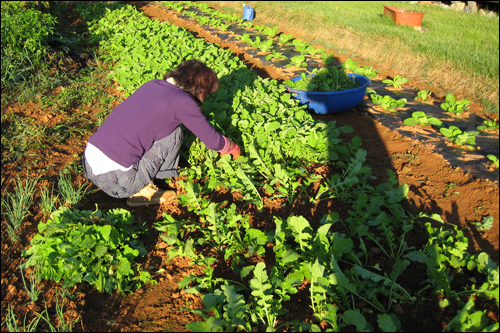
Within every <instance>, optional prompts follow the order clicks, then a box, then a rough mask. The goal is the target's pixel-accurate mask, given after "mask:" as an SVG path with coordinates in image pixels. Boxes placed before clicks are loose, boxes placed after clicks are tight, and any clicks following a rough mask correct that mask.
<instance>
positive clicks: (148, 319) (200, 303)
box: [2, 7, 498, 331]
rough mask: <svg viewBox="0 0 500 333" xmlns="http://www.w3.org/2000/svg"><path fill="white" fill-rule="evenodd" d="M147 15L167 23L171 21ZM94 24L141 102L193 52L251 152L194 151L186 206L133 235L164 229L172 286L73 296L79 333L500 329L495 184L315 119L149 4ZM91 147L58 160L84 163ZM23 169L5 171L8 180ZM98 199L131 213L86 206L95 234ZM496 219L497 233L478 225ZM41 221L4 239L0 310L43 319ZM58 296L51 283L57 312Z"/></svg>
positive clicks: (147, 241)
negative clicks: (36, 250) (30, 256)
mask: <svg viewBox="0 0 500 333" xmlns="http://www.w3.org/2000/svg"><path fill="white" fill-rule="evenodd" d="M142 10H144V11H146V12H148V14H149V15H152V16H155V15H156V16H157V17H158V16H162V18H166V17H168V15H167V14H166V13H165V12H162V11H161V9H159V8H156V9H154V8H153V9H151V8H150V9H148V8H142ZM171 19H172V17H171ZM96 27H97V29H96V30H95V31H94V30H92V31H94V33H96V36H101V37H102V38H103V40H102V41H101V50H102V51H101V53H103V55H101V57H102V58H103V59H105V60H106V62H107V63H109V64H110V65H111V66H114V67H113V71H112V72H111V74H110V75H111V77H112V78H113V79H114V80H115V81H117V83H118V85H117V87H120V88H121V89H123V90H124V92H125V95H127V94H130V93H131V92H133V91H134V90H135V89H136V88H137V87H138V86H139V85H140V84H141V82H144V81H147V80H148V79H150V78H156V77H158V76H159V75H160V74H163V72H164V71H165V70H166V69H168V68H171V67H173V66H174V65H175V63H178V62H180V61H181V60H182V59H183V58H185V57H188V56H194V57H197V58H199V59H201V60H203V61H205V62H207V64H209V66H211V67H214V69H216V71H217V72H218V73H219V77H220V80H221V83H222V84H221V88H220V89H219V91H218V92H217V93H216V94H214V96H211V97H210V98H207V100H206V102H205V104H204V106H203V111H204V112H205V113H206V115H207V118H208V119H209V120H210V121H212V122H213V123H214V125H215V126H218V128H219V130H221V131H222V132H223V133H224V134H226V135H228V136H230V137H231V138H233V139H235V140H237V142H238V143H239V144H240V145H241V146H242V147H244V154H243V155H244V157H242V158H240V159H238V160H236V161H231V160H230V159H228V158H224V157H222V158H221V157H219V156H218V155H217V154H215V153H212V152H211V151H208V150H207V149H206V148H205V147H204V146H203V145H202V144H200V143H199V142H198V141H197V140H194V138H193V137H191V138H188V140H187V142H186V143H187V144H188V148H190V149H189V154H188V155H186V156H185V159H186V161H185V162H184V163H183V165H182V176H181V177H179V178H178V179H174V180H173V182H172V183H171V185H172V186H175V187H176V188H177V189H178V192H179V193H181V195H180V196H179V200H178V202H176V203H171V204H167V205H162V206H160V207H159V208H158V207H156V206H151V207H141V208H138V209H134V210H131V213H132V216H133V217H134V221H135V222H134V223H135V225H136V226H137V227H140V226H144V227H147V228H148V231H147V232H148V234H147V235H142V236H140V239H141V241H142V242H143V243H144V248H145V249H146V250H147V251H148V253H147V254H146V256H145V257H144V258H143V259H140V260H139V263H140V268H141V269H143V270H145V271H148V272H149V273H150V274H151V277H152V279H153V280H154V281H156V282H157V283H156V284H146V285H145V286H144V287H143V288H142V289H139V290H138V291H136V292H135V294H132V295H130V294H127V295H122V294H120V293H118V292H116V291H114V290H109V291H110V294H107V293H106V292H99V291H97V290H96V289H94V288H91V287H89V285H88V284H87V283H85V282H83V283H78V284H77V285H76V286H75V287H73V286H70V287H71V288H72V289H71V291H73V292H74V294H73V296H72V297H68V304H67V305H66V314H65V316H66V318H69V319H75V318H80V320H81V330H83V331H107V330H131V331H134V330H184V329H185V328H184V325H186V324H189V326H188V327H189V328H191V329H193V330H194V329H196V328H198V329H200V330H203V331H205V330H208V329H216V328H217V327H221V328H224V330H230V329H236V328H240V329H244V330H261V331H263V330H266V329H277V330H284V331H290V330H300V329H302V330H317V329H321V330H329V329H341V330H380V329H381V330H384V331H385V330H387V331H391V330H403V331H405V330H406V331H409V330H412V329H413V328H414V327H416V326H417V325H418V327H420V328H421V330H424V331H435V330H442V329H444V328H447V329H448V330H461V329H465V328H470V329H475V328H479V327H487V328H488V329H494V328H495V327H498V266H497V265H496V264H495V261H498V253H497V252H498V200H497V199H498V188H497V187H496V186H495V185H494V184H492V183H491V182H488V181H486V180H482V179H474V178H472V177H471V176H470V175H467V174H464V173H463V172H461V171H460V170H454V169H452V168H450V167H449V166H448V165H447V163H446V162H445V161H444V160H442V159H439V158H438V157H436V156H435V155H433V154H430V153H428V152H427V151H426V150H425V149H421V148H420V147H418V146H416V145H415V144H414V143H413V142H411V141H410V140H406V139H405V138H403V137H401V136H400V135H398V134H397V133H394V132H391V131H390V130H388V129H387V128H385V127H384V126H383V125H381V124H377V123H374V122H373V121H372V120H371V119H370V118H369V117H367V116H363V115H362V114H360V113H358V112H356V111H353V112H350V113H349V114H345V115H341V116H336V117H333V116H318V117H315V118H313V117H311V116H310V115H309V114H308V113H307V112H305V111H304V110H303V108H301V107H298V106H297V102H295V101H293V99H291V98H290V95H289V94H286V93H285V89H284V87H283V86H282V85H280V84H278V83H277V82H276V81H275V80H271V79H269V78H266V79H262V78H260V77H259V76H257V75H256V74H255V73H254V72H252V71H250V70H249V69H248V68H247V66H246V65H245V64H244V63H243V62H241V61H240V60H239V59H238V58H235V57H234V55H233V53H232V52H231V51H228V50H221V49H219V48H217V47H215V46H213V45H210V44H206V43H205V42H204V41H203V40H200V39H195V38H193V37H192V36H191V34H190V33H188V32H186V31H185V30H184V29H179V28H175V27H171V26H170V25H168V24H166V23H160V21H156V20H154V21H153V20H149V19H147V18H145V17H144V16H143V14H141V13H138V12H136V10H135V9H132V8H129V7H126V8H125V9H121V10H115V11H113V12H110V13H109V14H108V15H107V16H106V18H103V19H102V21H100V22H99V24H98V25H97V26H96ZM136 34H137V35H136ZM134 36H135V37H134ZM139 36H142V37H140V38H139ZM144 36H145V37H144ZM155 38H158V39H157V42H154V39H155ZM146 41H147V43H143V42H146ZM175 44H178V46H175ZM132 47H133V49H134V52H130V50H131V49H132ZM162 48H163V49H162ZM155 54H156V56H155ZM160 54H161V55H163V57H159V55H160ZM166 54H169V56H166ZM151 55H153V57H151ZM157 59H161V61H163V62H164V63H161V62H160V63H157V62H156V60H157ZM20 111H22V112H23V114H25V115H26V116H30V117H32V118H34V119H35V120H36V121H43V119H44V116H46V113H44V109H43V108H42V110H41V111H40V110H39V109H35V108H34V107H33V106H29V105H28V106H27V107H24V108H21V107H17V106H15V107H14V109H9V110H7V112H20ZM93 114H94V113H93ZM331 120H335V122H330V121H331ZM49 121H50V119H49ZM51 125H52V126H54V123H51ZM349 126H350V127H354V130H352V128H349ZM87 137H88V134H86V136H83V137H80V140H81V141H84V139H86V138H87ZM75 146H78V145H75ZM79 146H80V147H78V148H76V149H75V150H69V151H68V152H63V153H62V155H64V156H65V157H63V158H62V159H63V161H61V160H59V163H61V164H64V163H65V162H67V161H68V160H69V161H71V160H74V157H73V156H72V154H81V152H82V151H83V147H81V145H79ZM63 147H64V145H61V146H60V149H61V148H63ZM39 151H43V150H39ZM186 151H187V150H186ZM44 153H46V151H44ZM55 153H57V152H51V156H52V159H53V160H56V161H57V155H55ZM59 154H61V153H59ZM48 160H50V158H48ZM43 163H46V162H43V161H42V164H43ZM22 165H23V164H22V163H8V164H3V165H2V181H3V180H4V179H8V177H13V175H14V173H15V172H16V168H19V167H21V166H22ZM34 168H35V167H34ZM386 169H389V170H388V171H386ZM4 171H5V172H4ZM80 177H81V176H80ZM455 192H457V193H458V192H459V193H458V194H455ZM472 196H473V197H474V199H473V200H471V197H472ZM492 199H493V200H492ZM95 204H97V205H98V208H99V209H101V210H105V211H107V210H108V209H114V208H125V203H124V202H122V201H120V200H116V199H111V198H109V197H107V196H106V195H105V194H103V193H101V192H96V193H93V194H88V195H87V196H86V198H85V202H83V203H82V205H81V206H79V207H78V208H79V211H80V210H81V211H85V210H88V213H85V214H84V215H85V216H87V217H85V218H89V219H91V220H93V221H97V220H99V217H98V216H99V213H98V212H96V213H94V214H95V215H96V216H97V217H90V216H93V215H91V214H90V212H91V211H95V210H96V206H95ZM478 212H479V213H478ZM421 213H422V214H421ZM433 214H434V215H433ZM486 216H492V217H493V220H494V222H493V223H491V222H488V223H479V222H480V221H481V219H482V218H483V217H486ZM72 218H74V217H72ZM42 219H44V220H45V218H44V217H43V214H42V213H41V212H40V213H39V214H37V215H36V216H34V217H33V218H32V219H30V223H31V224H32V227H31V228H29V231H28V230H26V231H25V233H23V234H24V235H25V238H23V241H22V243H12V244H11V243H10V242H9V241H6V239H7V236H6V234H5V233H3V237H4V241H3V244H2V299H3V300H2V304H11V303H16V304H17V305H18V306H17V307H16V311H17V313H18V315H19V316H22V313H29V315H30V318H31V317H32V316H34V314H33V312H29V311H27V310H26V309H28V310H34V311H39V312H40V311H42V309H43V302H42V301H41V300H40V301H38V302H33V303H28V304H29V306H28V307H26V308H23V307H22V305H23V302H26V298H27V297H26V294H25V293H24V290H22V288H23V287H22V284H20V282H21V281H20V280H19V278H18V277H19V275H20V273H19V269H18V268H17V266H18V265H19V264H20V263H21V262H24V261H25V258H24V257H23V258H21V257H20V254H21V250H24V249H28V248H29V245H28V240H32V239H34V237H33V236H34V235H35V234H36V233H38V232H43V231H44V227H42V226H43V225H44V224H41V223H39V221H41V220H42ZM70 219H71V218H70ZM441 219H444V221H445V222H447V223H446V224H444V225H443V224H441ZM476 222H478V223H476ZM4 223H6V222H5V221H4ZM105 224H106V223H105ZM490 224H491V225H490ZM27 228H28V227H27ZM36 229H38V231H37V230H36ZM105 233H106V232H105ZM35 238H36V237H35ZM38 238H39V237H38ZM10 245H12V249H10ZM136 246H137V245H136ZM467 251H469V252H467ZM469 253H474V254H469ZM9 257H10V258H9ZM12 258H14V260H12ZM126 268H127V267H123V266H121V267H120V270H122V271H125V270H126ZM9 275H13V276H16V277H17V279H13V278H12V277H10V276H9ZM144 280H145V281H147V280H148V278H147V277H146V278H144ZM59 286H60V284H58V283H54V282H51V280H44V282H42V287H43V288H44V290H47V292H46V295H45V296H46V299H49V308H53V307H55V300H56V293H55V291H54V290H53V289H54V288H59ZM101 289H102V288H101ZM478 289H480V290H478ZM18 292H19V293H18ZM201 295H204V296H201ZM471 295H472V296H471ZM200 296H201V297H200ZM202 298H203V300H202ZM5 309H6V307H5V306H2V321H3V320H5V318H6V317H5V316H6V315H5V312H6V310H5ZM465 314H469V315H468V316H466V317H467V319H466V320H460V319H459V318H462V317H460V315H462V316H463V315H465ZM495 323H496V324H495ZM491 325H493V326H491ZM495 325H496V326H495ZM75 329H76V330H80V324H78V325H77V326H75Z"/></svg>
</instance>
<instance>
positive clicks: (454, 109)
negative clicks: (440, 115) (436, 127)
mask: <svg viewBox="0 0 500 333" xmlns="http://www.w3.org/2000/svg"><path fill="white" fill-rule="evenodd" d="M470 104H471V103H470V101H468V100H466V99H462V100H460V101H457V99H456V97H455V95H453V94H448V95H446V98H445V102H444V103H441V109H443V110H445V111H448V112H451V113H453V114H456V115H460V114H461V113H462V112H464V111H465V110H467V109H468V108H469V106H470Z"/></svg>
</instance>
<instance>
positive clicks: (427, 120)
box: [403, 111, 443, 127]
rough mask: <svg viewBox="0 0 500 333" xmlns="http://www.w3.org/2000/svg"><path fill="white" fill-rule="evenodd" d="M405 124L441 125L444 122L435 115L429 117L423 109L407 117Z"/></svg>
mask: <svg viewBox="0 0 500 333" xmlns="http://www.w3.org/2000/svg"><path fill="white" fill-rule="evenodd" d="M403 124H405V125H406V126H413V125H419V126H428V125H434V126H437V127H441V126H442V125H443V122H442V121H441V120H439V119H437V118H434V117H429V116H428V115H427V114H425V112H422V111H416V112H413V113H412V117H411V118H407V119H405V120H404V121H403Z"/></svg>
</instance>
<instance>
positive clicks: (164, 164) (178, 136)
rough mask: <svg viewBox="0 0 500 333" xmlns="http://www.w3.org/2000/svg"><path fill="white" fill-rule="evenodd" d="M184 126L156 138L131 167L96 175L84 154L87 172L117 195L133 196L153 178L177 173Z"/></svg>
mask: <svg viewBox="0 0 500 333" xmlns="http://www.w3.org/2000/svg"><path fill="white" fill-rule="evenodd" d="M182 138H183V135H182V129H181V127H180V126H178V127H177V128H176V129H175V130H174V131H173V132H172V133H171V134H169V135H168V136H166V137H164V138H163V139H160V140H158V141H156V142H155V143H154V144H153V146H152V147H151V148H150V149H149V150H148V151H147V152H146V153H145V154H144V155H143V156H142V158H141V160H140V161H139V162H137V163H135V164H134V165H133V166H132V168H131V169H130V170H128V171H121V170H116V171H110V172H107V173H103V174H100V175H97V176H95V175H94V173H93V172H92V168H91V167H90V166H89V164H88V163H87V160H86V159H85V157H84V158H83V172H84V174H85V177H87V179H89V180H90V181H91V182H92V183H94V185H95V186H97V187H98V188H100V189H101V190H102V191H103V192H105V193H106V194H108V195H110V196H112V197H115V198H129V197H131V196H132V195H134V194H136V193H137V192H139V191H140V190H141V189H142V188H143V187H144V186H146V185H147V184H149V183H151V180H152V179H155V178H156V179H165V178H168V177H177V176H178V173H177V166H178V165H179V151H180V148H181V144H182Z"/></svg>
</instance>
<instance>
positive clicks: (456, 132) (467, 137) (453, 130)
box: [439, 126, 479, 149]
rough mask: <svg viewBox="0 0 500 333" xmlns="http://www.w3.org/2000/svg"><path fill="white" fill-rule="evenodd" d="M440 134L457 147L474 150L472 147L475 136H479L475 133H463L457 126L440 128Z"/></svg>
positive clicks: (474, 143) (474, 142)
mask: <svg viewBox="0 0 500 333" xmlns="http://www.w3.org/2000/svg"><path fill="white" fill-rule="evenodd" d="M439 131H440V132H441V134H443V135H444V136H445V137H447V138H448V139H449V140H450V141H451V142H453V143H455V144H457V145H459V146H466V147H467V148H469V149H474V147H472V146H473V145H476V136H477V135H479V132H477V131H465V132H463V131H462V130H461V129H460V128H458V127H457V126H450V127H449V128H441V129H440V130H439Z"/></svg>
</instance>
